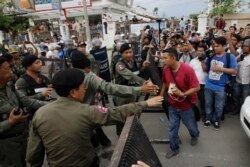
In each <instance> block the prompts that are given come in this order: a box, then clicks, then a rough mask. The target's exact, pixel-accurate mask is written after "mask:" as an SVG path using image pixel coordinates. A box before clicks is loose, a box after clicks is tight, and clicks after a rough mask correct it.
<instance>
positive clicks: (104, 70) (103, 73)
mask: <svg viewBox="0 0 250 167" xmlns="http://www.w3.org/2000/svg"><path fill="white" fill-rule="evenodd" d="M90 54H92V55H93V56H94V58H95V60H96V61H99V62H100V64H101V66H100V73H99V77H100V78H102V79H104V80H105V81H107V82H110V81H111V78H110V71H109V61H108V52H107V48H106V47H103V48H100V49H97V50H91V51H90Z"/></svg>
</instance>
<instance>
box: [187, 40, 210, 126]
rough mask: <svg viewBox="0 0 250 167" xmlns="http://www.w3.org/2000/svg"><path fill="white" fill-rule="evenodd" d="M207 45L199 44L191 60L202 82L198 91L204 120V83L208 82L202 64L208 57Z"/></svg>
mask: <svg viewBox="0 0 250 167" xmlns="http://www.w3.org/2000/svg"><path fill="white" fill-rule="evenodd" d="M206 50H207V47H206V46H205V45H199V46H198V47H197V49H196V52H195V58H193V59H192V60H191V62H190V64H189V65H190V66H191V67H192V68H193V69H194V72H195V74H196V77H197V79H198V81H199V83H200V90H199V92H198V98H199V101H200V108H201V111H202V113H201V116H202V121H205V116H206V114H205V98H204V97H205V95H204V85H205V83H206V78H207V73H206V72H205V71H203V68H202V64H205V62H204V60H205V59H206V57H207V55H206V53H205V51H206Z"/></svg>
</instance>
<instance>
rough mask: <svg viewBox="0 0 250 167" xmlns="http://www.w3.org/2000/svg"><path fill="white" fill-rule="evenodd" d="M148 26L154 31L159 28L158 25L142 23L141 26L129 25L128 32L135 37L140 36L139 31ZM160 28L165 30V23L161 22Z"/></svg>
mask: <svg viewBox="0 0 250 167" xmlns="http://www.w3.org/2000/svg"><path fill="white" fill-rule="evenodd" d="M147 25H149V26H150V27H153V28H154V29H157V30H158V28H159V24H158V23H143V24H131V25H130V32H131V33H135V34H136V35H140V31H141V30H142V29H143V28H144V27H145V26H147ZM160 28H161V29H166V28H167V27H166V22H161V24H160Z"/></svg>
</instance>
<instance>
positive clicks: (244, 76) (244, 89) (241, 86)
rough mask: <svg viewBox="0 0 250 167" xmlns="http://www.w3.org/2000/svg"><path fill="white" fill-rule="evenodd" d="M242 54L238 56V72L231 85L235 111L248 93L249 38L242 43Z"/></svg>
mask: <svg viewBox="0 0 250 167" xmlns="http://www.w3.org/2000/svg"><path fill="white" fill-rule="evenodd" d="M242 49H243V55H241V56H238V57H237V60H238V73H237V75H236V82H235V84H234V87H233V98H234V102H235V106H236V110H235V112H233V113H232V114H238V113H240V108H241V105H242V103H243V102H244V100H245V99H246V97H247V96H249V95H250V39H246V40H245V41H244V43H243V45H242Z"/></svg>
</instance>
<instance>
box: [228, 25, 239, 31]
mask: <svg viewBox="0 0 250 167" xmlns="http://www.w3.org/2000/svg"><path fill="white" fill-rule="evenodd" d="M230 28H233V29H234V30H235V31H236V30H237V28H236V27H235V26H230V27H229V29H230Z"/></svg>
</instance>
